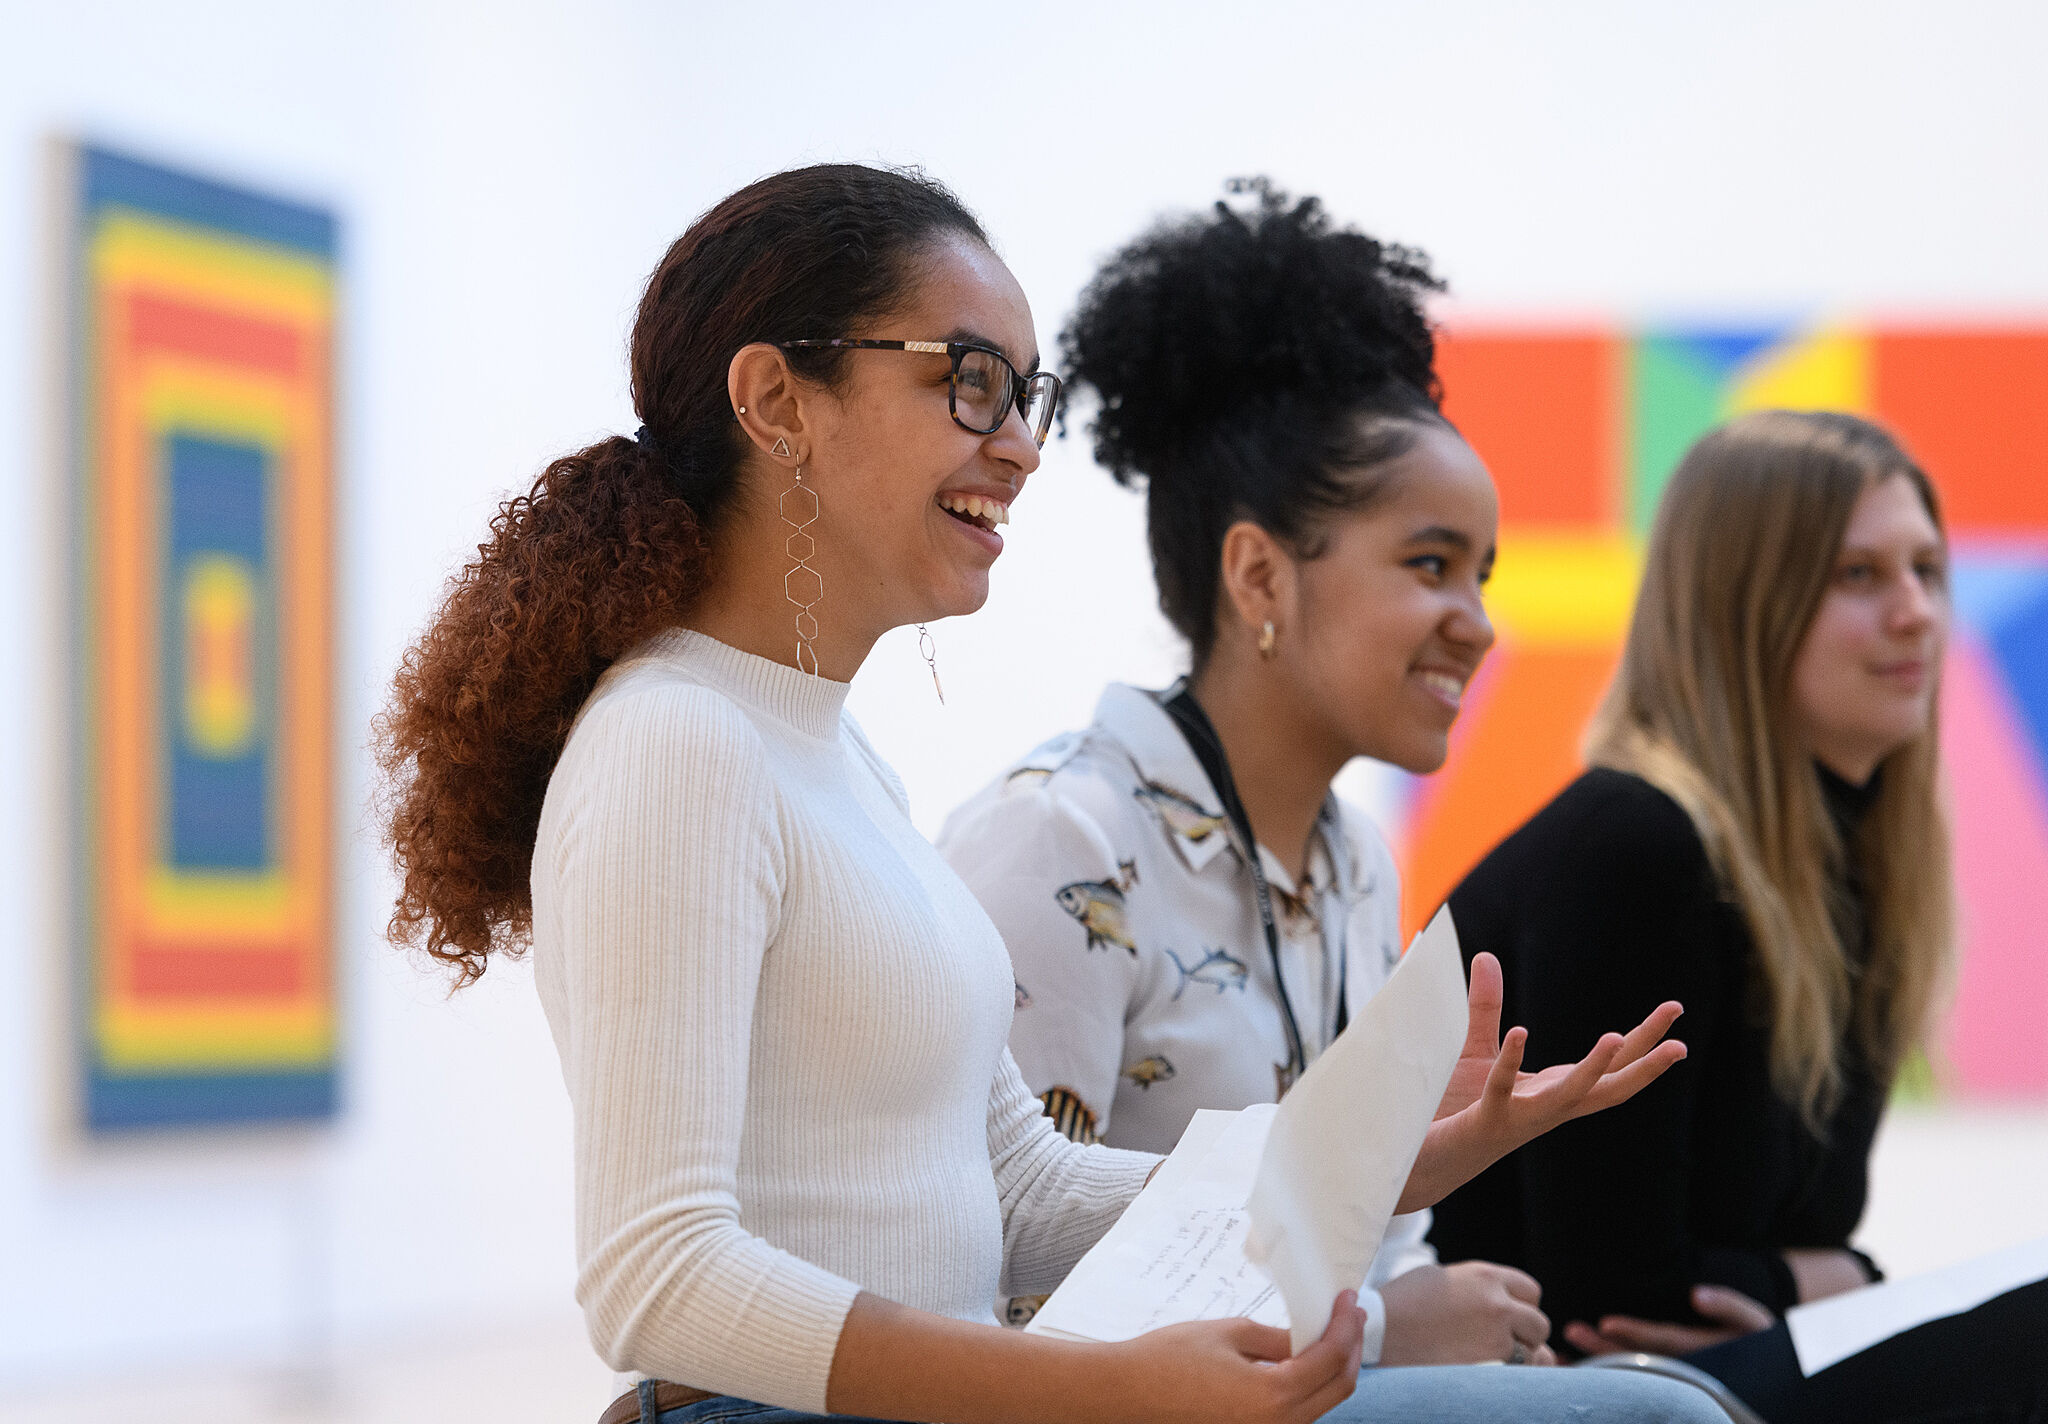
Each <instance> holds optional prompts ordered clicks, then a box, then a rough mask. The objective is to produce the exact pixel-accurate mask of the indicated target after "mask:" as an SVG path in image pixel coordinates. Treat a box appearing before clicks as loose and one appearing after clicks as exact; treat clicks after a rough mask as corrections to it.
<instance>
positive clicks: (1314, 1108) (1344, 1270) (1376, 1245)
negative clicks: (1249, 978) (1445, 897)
mask: <svg viewBox="0 0 2048 1424" xmlns="http://www.w3.org/2000/svg"><path fill="white" fill-rule="evenodd" d="M1465 1027H1466V1001H1465V966H1464V962H1463V960H1462V959H1461V958H1460V957H1459V954H1458V931H1457V927H1456V926H1455V925H1454V924H1453V923H1452V922H1451V910H1450V907H1449V906H1448V905H1446V906H1445V907H1444V908H1443V909H1441V910H1438V911H1437V912H1436V917H1435V918H1434V919H1432V920H1431V921H1430V922H1429V926H1428V928H1426V929H1424V930H1423V932H1422V933H1421V934H1419V935H1417V936H1416V938H1415V942H1414V943H1413V944H1412V945H1410V946H1409V948H1408V953H1407V954H1406V955H1404V956H1403V957H1402V960H1401V963H1400V964H1399V965H1398V966H1397V967H1396V968H1395V970H1394V973H1393V975H1392V977H1391V978H1389V979H1388V980H1387V983H1386V987H1384V988H1382V989H1381V990H1380V991H1379V992H1378V993H1377V994H1375V995H1373V996H1372V998H1371V999H1370V1000H1369V1001H1368V1002H1367V1003H1366V1006H1365V1008H1364V1009H1362V1010H1361V1011H1360V1012H1359V1015H1358V1017H1357V1018H1355V1019H1353V1020H1352V1021H1351V1025H1350V1027H1348V1028H1346V1029H1345V1030H1344V1032H1343V1033H1342V1034H1340V1035H1339V1036H1338V1038H1337V1041H1336V1042H1335V1043H1333V1044H1331V1045H1330V1047H1329V1048H1328V1049H1327V1050H1326V1051H1325V1052H1324V1053H1323V1055H1322V1056H1321V1057H1320V1058H1318V1059H1316V1061H1315V1062H1314V1063H1311V1064H1310V1065H1309V1068H1308V1071H1307V1072H1306V1073H1303V1074H1302V1075H1301V1080H1300V1081H1299V1082H1297V1083H1296V1084H1295V1085H1294V1088H1293V1090H1292V1091H1291V1092H1289V1093H1288V1094H1287V1096H1286V1097H1285V1098H1283V1099H1281V1101H1280V1105H1279V1107H1278V1109H1277V1110H1276V1111H1275V1113H1274V1115H1273V1127H1272V1131H1271V1133H1270V1134H1269V1135H1268V1137H1267V1139H1266V1151H1265V1155H1264V1156H1263V1157H1262V1158H1261V1159H1260V1162H1259V1171H1258V1177H1257V1179H1256V1180H1255V1181H1254V1183H1253V1186H1252V1192H1251V1197H1250V1199H1249V1201H1248V1203H1247V1209H1248V1212H1249V1215H1250V1218H1251V1231H1250V1234H1249V1236H1248V1238H1247V1240H1246V1249H1247V1253H1248V1254H1249V1255H1250V1257H1251V1259H1252V1260H1253V1261H1254V1262H1255V1263H1257V1264H1260V1265H1263V1266H1264V1267H1265V1268H1266V1271H1267V1273H1268V1274H1270V1275H1271V1276H1272V1278H1273V1282H1274V1284H1275V1285H1277V1286H1278V1287H1279V1290H1280V1295H1281V1298H1282V1299H1283V1300H1284V1301H1285V1302H1286V1305H1287V1316H1288V1319H1289V1321H1290V1322H1291V1325H1290V1331H1291V1333H1292V1335H1293V1338H1294V1349H1295V1351H1296V1353H1299V1352H1300V1351H1301V1350H1302V1349H1303V1348H1305V1347H1306V1346H1308V1345H1311V1344H1313V1343H1314V1342H1315V1340H1316V1339H1317V1337H1319V1336H1320V1335H1321V1334H1322V1333H1323V1329H1324V1327H1325V1326H1327V1325H1328V1324H1329V1323H1330V1312H1331V1311H1332V1310H1333V1309H1335V1307H1336V1304H1337V1296H1338V1293H1339V1292H1341V1291H1346V1290H1355V1289H1357V1287H1358V1285H1359V1283H1360V1282H1361V1281H1363V1280H1364V1279H1365V1273H1366V1271H1367V1269H1368V1268H1369V1267H1370V1266H1371V1265H1372V1258H1373V1256H1374V1255H1375V1254H1376V1253H1377V1252H1378V1251H1379V1249H1380V1240H1381V1238H1382V1237H1384V1236H1385V1235H1386V1233H1387V1223H1388V1222H1389V1221H1390V1220H1392V1218H1393V1215H1394V1206H1395V1204H1396V1203H1397V1202H1399V1201H1400V1199H1401V1188H1402V1187H1403V1186H1404V1185H1405V1184H1406V1183H1407V1181H1408V1172H1409V1169H1410V1168H1412V1167H1413V1166H1414V1165H1415V1157H1416V1154H1417V1153H1418V1152H1420V1151H1421V1150H1422V1140H1423V1137H1424V1136H1425V1135H1426V1134H1427V1133H1428V1131H1429V1124H1430V1122H1431V1121H1432V1120H1433V1119H1434V1118H1435V1116H1436V1109H1437V1105H1438V1104H1439V1103H1441V1102H1442V1101H1443V1096H1444V1089H1445V1088H1447V1087H1448V1086H1449V1085H1450V1081H1451V1070H1452V1069H1453V1068H1455V1067H1456V1066H1457V1062H1458V1051H1459V1049H1461V1048H1462V1047H1464V1043H1465Z"/></svg>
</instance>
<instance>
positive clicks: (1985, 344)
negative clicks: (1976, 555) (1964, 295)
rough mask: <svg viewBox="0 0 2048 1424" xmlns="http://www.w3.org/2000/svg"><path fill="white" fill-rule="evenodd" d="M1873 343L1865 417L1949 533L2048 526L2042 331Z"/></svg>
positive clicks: (1894, 334)
mask: <svg viewBox="0 0 2048 1424" xmlns="http://www.w3.org/2000/svg"><path fill="white" fill-rule="evenodd" d="M1872 344H1873V346H1874V348H1875V350H1874V355H1875V357H1876V360H1875V361H1874V362H1873V365H1874V366H1875V367H1876V372H1875V378H1874V380H1873V383H1872V384H1873V387H1874V389H1873V391H1872V399H1873V404H1874V405H1875V409H1874V410H1873V411H1872V412H1871V413H1872V414H1873V415H1874V416H1876V418H1877V419H1878V420H1880V421H1882V422H1883V423H1884V424H1885V425H1887V426H1889V427H1890V428H1891V430H1892V432H1893V433H1894V434H1896V435H1897V436H1898V437H1899V439H1900V440H1901V441H1903V442H1904V443H1905V446H1906V448H1907V450H1909V451H1911V452H1912V455H1913V458H1914V459H1916V460H1918V461H1919V462H1920V464H1921V466H1922V467H1923V468H1925V469H1926V471H1927V473H1928V475H1929V476H1930V477H1932V479H1933V480H1934V485H1935V488H1937V489H1939V490H1940V491H1941V498H1942V504H1943V506H1944V508H1943V513H1944V514H1945V515H1946V517H1947V520H1948V524H1949V527H1950V528H1951V529H1954V530H1958V531H1963V532H1969V531H1983V532H1990V531H2019V530H2025V531H2028V532H2037V531H2039V530H2040V529H2041V527H2042V526H2043V525H2048V446H2044V445H2043V444H2042V441H2041V407H2042V404H2043V402H2048V332H2041V331H2014V330H2011V329H2007V330H2003V331H2000V330H1995V329H1985V328H1981V327H1979V328H1966V327H1956V328H1932V327H1929V328H1923V329H1919V330H1910V329H1909V330H1904V331H1901V330H1898V329H1896V328H1894V329H1892V330H1890V331H1880V332H1879V333H1878V334H1877V335H1876V336H1875V337H1874V338H1873V339H1872Z"/></svg>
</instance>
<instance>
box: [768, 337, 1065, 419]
mask: <svg viewBox="0 0 2048 1424" xmlns="http://www.w3.org/2000/svg"><path fill="white" fill-rule="evenodd" d="M775 344H776V345H777V346H784V347H789V346H809V347H817V346H839V347H848V348H852V349H855V350H860V351H914V352H917V353H918V354H919V355H924V356H947V357H950V358H952V362H953V373H952V379H951V381H950V383H949V384H950V387H951V389H950V390H949V391H948V393H947V396H946V404H947V407H948V409H949V410H950V411H951V412H952V415H953V423H954V424H955V425H957V426H959V427H960V428H961V429H962V430H965V431H967V432H969V433H970V434H973V435H993V434H995V433H996V432H997V431H998V430H1001V429H1002V428H1003V422H1004V421H1006V420H1008V419H1009V418H1010V411H1011V410H1012V408H1014V409H1015V410H1016V412H1017V413H1018V414H1019V415H1021V416H1023V417H1024V428H1025V429H1026V430H1029V431H1030V432H1031V438H1032V440H1034V441H1036V442H1037V443H1038V444H1039V445H1040V446H1043V445H1044V444H1045V437H1046V436H1047V435H1049V434H1051V433H1052V417H1053V412H1054V411H1056V410H1058V409H1059V404H1060V378H1059V377H1058V376H1055V375H1054V374H1053V373H1052V372H1050V371H1033V372H1032V373H1031V374H1030V375H1028V376H1020V375H1018V374H1017V368H1016V367H1015V366H1013V365H1012V364H1010V358H1009V357H1007V356H1005V355H1004V354H1003V353H1002V352H1000V351H997V350H995V349H994V348H993V347H989V346H977V345H975V344H974V343H972V342H968V341H874V340H869V339H866V338H860V337H851V336H836V337H832V338H831V339H829V340H817V341H778V342H776V343H775Z"/></svg>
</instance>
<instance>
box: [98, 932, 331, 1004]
mask: <svg viewBox="0 0 2048 1424" xmlns="http://www.w3.org/2000/svg"><path fill="white" fill-rule="evenodd" d="M311 962H312V956H311V955H309V954H307V952H306V950H305V947H304V946H302V945H297V944H282V945H278V946H276V947H275V948H271V947H263V948H251V949H196V948H192V947H189V946H185V945H177V946H167V945H154V944H138V945H136V946H135V948H134V949H133V951H131V958H130V959H129V963H128V974H129V988H130V990H131V991H132V992H133V993H134V994H135V996H136V997H137V998H140V999H171V998H232V999H235V1000H237V1001H239V1002H243V1003H247V1002H249V1001H250V1000H253V999H272V998H276V999H285V998H290V997H292V996H293V995H296V994H298V993H301V992H302V991H303V990H304V989H305V988H306V970H307V966H308V965H309V963H311Z"/></svg>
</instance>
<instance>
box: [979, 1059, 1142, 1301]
mask: <svg viewBox="0 0 2048 1424" xmlns="http://www.w3.org/2000/svg"><path fill="white" fill-rule="evenodd" d="M988 1156H989V1165H990V1167H991V1168H992V1169H993V1170H994V1172H995V1179H996V1194H997V1197H998V1199H999V1200H1000V1202H1001V1203H1002V1211H1003V1278H1002V1282H1001V1284H1000V1286H999V1287H998V1289H999V1290H1000V1291H1001V1292H1002V1293H1003V1294H1005V1295H1035V1294H1037V1293H1039V1292H1041V1291H1049V1290H1051V1289H1053V1288H1054V1287H1055V1286H1057V1285H1058V1284H1059V1283H1060V1282H1061V1281H1062V1280H1064V1279H1066V1275H1067V1272H1068V1271H1070V1270H1072V1269H1073V1267H1074V1263H1075V1262H1076V1261H1078V1260H1080V1259H1081V1257H1082V1256H1083V1255H1084V1254H1086V1253H1087V1250H1088V1248H1089V1247H1091V1246H1093V1245H1094V1244H1095V1243H1096V1242H1097V1241H1098V1240H1100V1239H1101V1238H1102V1233H1103V1232H1105V1231H1107V1230H1109V1228H1110V1227H1111V1226H1112V1225H1114V1224H1115V1222H1116V1219H1117V1218H1118V1217H1119V1216H1121V1215H1123V1210H1124V1208H1125V1207H1127V1206H1129V1205H1130V1204H1131V1199H1132V1198H1133V1197H1135V1196H1137V1194H1138V1192H1139V1190H1140V1189H1142V1188H1143V1187H1144V1185H1145V1179H1146V1178H1147V1177H1149V1176H1150V1175H1151V1174H1152V1169H1153V1168H1154V1167H1155V1166H1157V1165H1158V1164H1159V1158H1157V1157H1155V1156H1153V1155H1152V1154H1151V1153H1149V1152H1126V1151H1124V1150H1122V1149H1121V1148H1116V1147H1084V1146H1081V1145H1080V1144H1079V1143H1075V1142H1070V1141H1068V1140H1067V1139H1066V1138H1065V1137H1062V1136H1061V1135H1060V1133H1059V1129H1057V1128H1056V1127H1054V1126H1053V1121H1052V1119H1051V1118H1049V1117H1047V1116H1046V1115H1045V1113H1044V1112H1043V1111H1042V1110H1041V1109H1040V1107H1039V1102H1038V1099H1037V1098H1035V1097H1033V1096H1032V1095H1031V1090H1030V1089H1029V1088H1027V1087H1026V1086H1025V1085H1024V1078H1023V1075H1022V1074H1020V1073H1019V1072H1018V1071H1017V1063H1016V1060H1015V1059H1013V1058H1012V1057H1011V1056H1010V1055H1009V1053H1008V1052H1007V1051H1006V1052H1005V1053H1004V1054H1003V1060H1002V1065H1001V1067H1000V1068H998V1069H997V1071H996V1078H995V1083H994V1085H993V1086H992V1087H991V1089H990V1091H989V1102H988Z"/></svg>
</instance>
